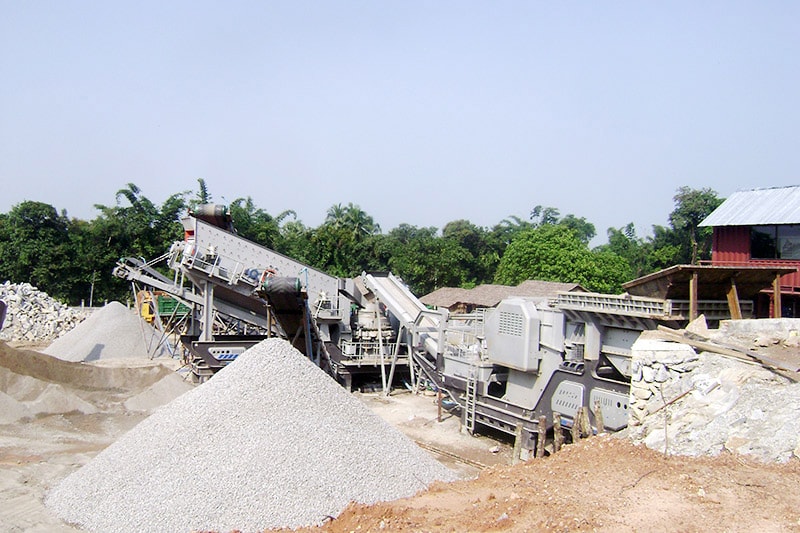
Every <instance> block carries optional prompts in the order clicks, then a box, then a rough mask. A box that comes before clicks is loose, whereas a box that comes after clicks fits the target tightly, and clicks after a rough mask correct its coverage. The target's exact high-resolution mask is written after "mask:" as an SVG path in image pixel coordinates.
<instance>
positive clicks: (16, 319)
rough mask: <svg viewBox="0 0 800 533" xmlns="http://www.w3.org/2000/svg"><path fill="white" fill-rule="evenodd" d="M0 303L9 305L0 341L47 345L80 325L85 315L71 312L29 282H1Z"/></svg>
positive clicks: (80, 312) (79, 311)
mask: <svg viewBox="0 0 800 533" xmlns="http://www.w3.org/2000/svg"><path fill="white" fill-rule="evenodd" d="M0 300H2V301H4V302H5V303H6V305H7V306H8V308H7V310H6V319H5V322H4V323H3V329H2V330H0V340H3V341H20V342H47V341H52V340H53V339H56V338H58V337H59V336H61V335H63V334H64V333H66V332H68V331H70V330H71V329H72V328H74V327H75V326H76V325H77V324H79V323H80V322H81V321H82V320H83V319H84V318H86V315H87V314H88V312H86V311H82V310H77V309H73V308H71V307H68V306H67V305H65V304H63V303H61V302H59V301H58V300H56V299H54V298H52V297H51V296H49V295H48V294H47V293H45V292H42V291H40V290H39V289H37V288H36V287H34V286H33V285H31V284H30V283H11V282H9V281H6V282H4V283H0Z"/></svg>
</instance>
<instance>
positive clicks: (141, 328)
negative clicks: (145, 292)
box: [43, 302, 169, 362]
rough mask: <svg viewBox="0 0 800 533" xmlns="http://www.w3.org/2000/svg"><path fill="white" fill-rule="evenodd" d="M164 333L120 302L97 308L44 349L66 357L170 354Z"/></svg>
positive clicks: (71, 358)
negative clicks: (163, 341) (162, 336)
mask: <svg viewBox="0 0 800 533" xmlns="http://www.w3.org/2000/svg"><path fill="white" fill-rule="evenodd" d="M160 340H161V333H160V332H158V331H157V330H156V329H155V328H153V327H152V326H150V324H148V323H147V322H145V321H144V320H142V318H141V317H139V316H137V314H136V312H135V311H134V310H132V309H128V308H127V307H125V306H124V305H122V304H121V303H119V302H110V303H109V304H107V305H105V306H104V307H101V308H100V309H97V310H96V311H94V312H93V313H92V315H91V316H90V317H89V318H87V319H86V320H84V321H83V322H81V323H80V324H79V325H78V326H77V327H75V328H74V329H73V330H71V331H70V332H69V333H67V334H65V335H63V336H61V337H59V338H58V339H56V340H55V342H53V343H52V344H51V345H50V346H48V347H47V348H46V349H45V350H44V352H43V353H46V354H47V355H52V356H53V357H58V358H59V359H63V360H64V361H73V362H77V361H85V362H91V361H97V360H100V359H112V358H122V357H160V356H169V351H168V349H167V347H166V344H165V343H160Z"/></svg>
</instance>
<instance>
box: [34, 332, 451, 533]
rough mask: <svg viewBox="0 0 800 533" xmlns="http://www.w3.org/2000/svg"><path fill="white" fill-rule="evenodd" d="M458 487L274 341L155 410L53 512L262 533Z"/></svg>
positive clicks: (148, 525) (125, 523) (68, 487)
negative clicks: (436, 487)
mask: <svg viewBox="0 0 800 533" xmlns="http://www.w3.org/2000/svg"><path fill="white" fill-rule="evenodd" d="M455 478H456V476H455V474H454V473H453V472H451V471H450V470H448V469H447V468H446V467H444V466H443V465H441V464H440V463H439V462H437V461H436V460H434V459H433V458H432V457H430V456H429V455H428V454H427V453H425V452H424V451H422V450H421V449H420V448H418V447H417V446H416V445H415V444H414V443H413V442H412V441H411V440H409V439H408V438H407V437H405V436H404V435H403V434H402V433H400V432H399V431H398V430H396V429H395V428H393V427H392V426H390V425H389V424H387V423H386V422H384V421H383V420H382V419H381V418H379V417H378V416H377V415H375V414H374V413H373V412H372V411H370V410H369V409H368V408H367V407H366V406H365V405H364V404H363V403H361V402H360V401H359V400H358V399H357V398H355V397H353V396H352V395H351V394H349V393H348V392H347V391H345V390H344V389H343V388H342V387H340V386H339V385H338V384H336V383H335V382H334V381H333V380H332V379H331V378H330V377H329V376H328V375H327V374H325V373H324V372H323V371H322V370H321V369H319V368H318V367H316V366H314V365H313V363H311V362H310V361H309V360H308V359H307V358H305V357H304V356H303V355H302V354H300V353H299V352H298V351H297V350H295V349H294V348H293V347H292V346H291V345H290V344H289V343H287V342H285V341H282V340H278V339H268V340H266V341H263V342H261V343H260V344H258V345H256V346H254V347H252V348H250V349H249V350H247V351H246V352H244V353H243V354H242V355H240V356H239V357H238V358H237V359H236V361H235V362H234V363H232V364H231V365H228V366H227V367H225V368H224V369H223V370H221V371H220V372H219V373H218V374H217V375H215V376H214V377H213V378H212V379H211V380H210V381H208V382H207V383H205V384H203V385H201V386H200V387H197V388H196V389H194V390H192V391H190V392H187V393H186V394H184V395H182V396H180V397H178V398H177V399H175V400H173V401H172V402H170V403H169V404H167V405H165V406H163V407H161V408H160V409H158V410H156V411H155V412H154V413H153V414H152V415H151V416H150V417H149V418H147V419H146V420H145V421H143V422H142V423H141V424H139V425H138V426H137V427H135V428H134V429H133V430H131V431H130V432H129V433H128V434H126V435H125V436H123V437H122V438H121V439H119V440H118V441H117V442H115V443H114V444H113V445H111V446H109V447H108V448H107V449H106V450H104V451H103V452H102V453H100V454H99V455H98V456H97V457H96V458H95V459H94V460H92V461H91V462H90V463H88V464H87V465H86V466H84V467H83V468H81V469H80V470H78V471H76V472H74V473H73V474H72V475H70V476H69V477H67V478H66V479H65V480H63V481H62V482H61V483H60V484H59V485H57V486H56V487H55V488H54V489H53V490H52V491H51V492H50V493H49V494H48V496H47V498H46V504H47V505H48V507H50V508H51V509H52V510H53V511H55V512H56V513H57V514H58V515H59V516H60V517H61V518H63V519H64V520H66V521H67V522H71V523H75V524H78V525H80V526H81V527H84V528H86V529H88V530H90V531H109V532H111V531H114V532H120V531H123V532H124V531H137V532H147V531H154V532H155V531H158V532H163V531H176V532H180V531H186V532H188V531H193V530H215V531H230V530H235V529H239V530H242V531H261V530H264V529H266V528H279V527H284V528H296V527H300V526H306V525H314V524H319V523H321V522H322V521H323V520H324V519H325V518H326V517H327V516H332V517H335V516H338V515H339V514H340V513H341V511H342V510H343V509H344V508H345V506H347V504H348V503H350V502H351V501H354V502H362V503H367V504H369V503H374V502H377V501H388V500H393V499H397V498H402V497H406V496H410V495H412V494H414V493H416V492H418V491H420V490H422V489H425V488H426V487H427V485H429V484H430V483H432V482H433V481H434V480H444V481H450V480H454V479H455Z"/></svg>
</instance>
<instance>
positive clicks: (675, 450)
mask: <svg viewBox="0 0 800 533" xmlns="http://www.w3.org/2000/svg"><path fill="white" fill-rule="evenodd" d="M631 369H632V379H631V397H630V409H631V412H630V417H629V428H628V433H629V435H630V437H631V438H632V439H633V440H634V441H635V442H639V443H644V444H645V445H647V446H648V447H649V448H652V449H655V450H659V451H664V452H665V453H667V454H674V455H691V456H700V455H717V454H719V453H722V452H723V451H729V452H732V453H737V454H743V455H748V456H752V457H754V458H756V459H758V460H761V461H765V462H774V461H777V462H785V461H788V460H790V459H792V458H793V457H795V458H796V457H798V455H800V448H798V444H799V443H798V436H800V384H798V383H794V382H792V381H790V380H788V379H786V378H784V377H782V376H780V375H778V374H775V373H774V372H772V371H770V370H767V369H765V368H762V367H761V366H759V365H757V364H751V363H749V362H745V361H739V360H736V359H731V358H728V357H724V356H722V355H718V354H715V353H712V352H701V353H697V352H696V351H695V350H694V349H693V348H692V347H690V346H688V345H685V344H680V343H675V342H668V341H664V340H659V339H656V338H653V336H652V335H649V334H648V333H644V334H642V336H641V337H640V338H639V340H637V341H636V343H635V344H634V346H633V349H632V361H631Z"/></svg>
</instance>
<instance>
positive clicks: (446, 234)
mask: <svg viewBox="0 0 800 533" xmlns="http://www.w3.org/2000/svg"><path fill="white" fill-rule="evenodd" d="M442 238H443V239H446V240H451V241H453V242H454V243H455V244H457V245H458V246H460V247H461V248H463V249H464V251H465V252H466V253H467V262H466V265H465V267H466V270H467V272H468V274H467V280H466V283H465V284H466V286H468V287H469V286H475V285H478V284H481V283H488V282H490V281H491V280H492V278H494V272H495V270H496V269H497V265H498V263H499V262H500V254H499V253H498V252H497V250H496V249H495V248H494V247H493V246H492V245H491V240H490V238H489V232H488V231H487V230H485V229H484V228H480V227H478V226H476V225H475V224H473V223H472V222H470V221H468V220H463V219H462V220H454V221H452V222H448V223H447V224H445V226H444V228H442ZM462 286H464V285H462Z"/></svg>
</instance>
